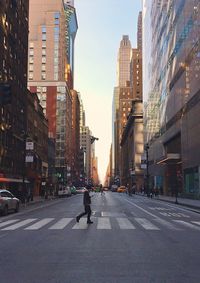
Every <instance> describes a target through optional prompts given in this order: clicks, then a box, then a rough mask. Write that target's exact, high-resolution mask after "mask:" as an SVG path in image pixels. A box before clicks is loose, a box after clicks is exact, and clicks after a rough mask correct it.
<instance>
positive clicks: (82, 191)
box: [76, 187, 86, 194]
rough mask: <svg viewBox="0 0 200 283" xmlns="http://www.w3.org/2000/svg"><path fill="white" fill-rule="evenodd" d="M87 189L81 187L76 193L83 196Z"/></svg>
mask: <svg viewBox="0 0 200 283" xmlns="http://www.w3.org/2000/svg"><path fill="white" fill-rule="evenodd" d="M85 190H86V188H85V187H80V188H78V189H76V193H77V194H83V193H84V192H85Z"/></svg>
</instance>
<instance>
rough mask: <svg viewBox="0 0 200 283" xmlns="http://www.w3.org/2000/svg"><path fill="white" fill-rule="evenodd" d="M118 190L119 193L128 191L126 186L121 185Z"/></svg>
mask: <svg viewBox="0 0 200 283" xmlns="http://www.w3.org/2000/svg"><path fill="white" fill-rule="evenodd" d="M117 192H118V193H125V192H126V187H125V186H120V187H119V188H118V189H117Z"/></svg>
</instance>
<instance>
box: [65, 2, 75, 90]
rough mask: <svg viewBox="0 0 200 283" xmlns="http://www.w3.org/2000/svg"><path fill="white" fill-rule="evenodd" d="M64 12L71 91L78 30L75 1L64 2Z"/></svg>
mask: <svg viewBox="0 0 200 283" xmlns="http://www.w3.org/2000/svg"><path fill="white" fill-rule="evenodd" d="M64 8H65V9H64V10H65V18H66V30H65V40H66V45H67V46H66V55H67V62H68V64H67V69H66V73H67V82H68V86H69V88H70V89H73V88H74V43H75V37H76V33H77V29H78V23H77V18H76V9H75V8H74V1H71V0H70V1H66V0H65V1H64Z"/></svg>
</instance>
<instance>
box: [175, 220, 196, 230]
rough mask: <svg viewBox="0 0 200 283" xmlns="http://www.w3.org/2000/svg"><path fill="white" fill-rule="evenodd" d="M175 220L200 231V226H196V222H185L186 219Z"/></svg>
mask: <svg viewBox="0 0 200 283" xmlns="http://www.w3.org/2000/svg"><path fill="white" fill-rule="evenodd" d="M173 221H174V222H176V223H179V224H181V225H183V226H185V227H188V228H191V229H194V230H198V231H200V227H198V226H195V225H194V224H191V223H188V222H185V221H182V220H173Z"/></svg>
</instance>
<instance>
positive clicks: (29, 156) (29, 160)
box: [26, 155, 33, 163]
mask: <svg viewBox="0 0 200 283" xmlns="http://www.w3.org/2000/svg"><path fill="white" fill-rule="evenodd" d="M26 162H27V163H28V162H33V155H26Z"/></svg>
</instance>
